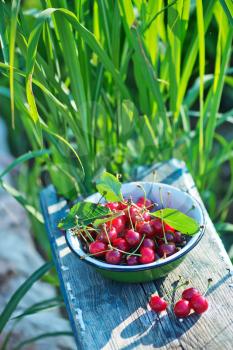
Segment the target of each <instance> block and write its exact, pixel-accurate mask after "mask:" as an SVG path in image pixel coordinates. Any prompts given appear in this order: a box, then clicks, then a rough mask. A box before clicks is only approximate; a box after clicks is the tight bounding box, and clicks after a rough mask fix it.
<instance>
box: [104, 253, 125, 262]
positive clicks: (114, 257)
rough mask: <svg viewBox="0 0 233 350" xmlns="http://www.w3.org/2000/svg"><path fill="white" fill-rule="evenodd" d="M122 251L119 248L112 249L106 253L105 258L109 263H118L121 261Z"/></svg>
mask: <svg viewBox="0 0 233 350" xmlns="http://www.w3.org/2000/svg"><path fill="white" fill-rule="evenodd" d="M121 258H122V253H121V252H119V251H118V250H110V251H109V252H107V253H106V254H105V260H106V261H107V263H109V264H113V265H117V264H119V263H120V262H121Z"/></svg>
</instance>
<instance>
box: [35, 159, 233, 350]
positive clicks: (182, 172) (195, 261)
mask: <svg viewBox="0 0 233 350" xmlns="http://www.w3.org/2000/svg"><path fill="white" fill-rule="evenodd" d="M153 170H155V171H156V180H157V181H161V182H165V183H169V184H173V185H174V186H177V187H179V188H181V189H183V190H187V191H189V193H190V194H192V195H193V196H195V197H196V198H197V199H198V200H199V201H201V199H200V196H199V194H198V191H197V189H196V187H195V184H194V182H193V179H192V177H191V176H190V174H189V173H188V171H187V169H186V167H185V164H184V163H183V162H180V161H177V160H175V159H172V160H170V161H169V162H166V163H164V164H157V165H155V166H153V167H152V168H151V169H148V170H147V175H146V176H144V177H145V179H146V180H150V179H152V176H153V175H152V171H153ZM141 176H142V173H141ZM57 202H58V198H57V195H56V192H55V190H54V188H53V187H52V186H50V187H48V188H47V189H45V190H43V191H42V193H41V205H42V210H43V215H44V217H45V221H46V227H47V232H48V237H49V240H50V243H51V248H52V252H53V257H54V261H55V263H56V268H57V271H58V275H59V279H60V283H61V290H62V293H63V296H64V299H65V303H66V307H67V311H68V314H69V318H70V321H71V325H72V328H73V331H74V336H75V339H76V343H77V348H78V349H80V350H81V349H85V350H89V349H90V350H94V349H97V350H99V349H105V350H109V349H110V350H111V349H117V350H118V349H122V350H131V349H152V348H159V349H185V350H186V349H188V350H189V349H211V350H215V349H218V350H219V349H221V350H222V349H232V348H233V301H232V300H233V299H232V297H233V288H231V287H230V285H231V284H232V283H233V267H232V264H231V262H230V260H229V258H228V256H227V253H226V251H225V249H224V247H223V245H222V243H221V240H220V239H219V237H218V235H217V233H216V231H215V229H214V226H213V224H212V222H211V220H210V218H209V216H208V213H207V212H205V215H206V220H207V230H206V233H205V236H204V238H203V239H202V241H201V243H200V244H199V245H198V246H197V247H196V248H194V249H193V250H192V252H191V253H189V254H188V256H187V258H186V259H185V261H184V262H183V263H182V264H181V265H180V266H179V267H178V268H177V269H176V270H175V271H174V272H173V273H170V274H169V275H168V276H167V277H166V278H164V279H161V280H158V281H155V282H150V283H144V284H121V283H118V282H114V281H110V280H106V279H104V278H103V277H102V276H101V275H99V274H98V273H97V272H96V271H95V270H94V269H93V268H92V267H90V266H88V265H87V264H85V263H84V262H83V261H80V260H79V259H78V258H77V257H76V256H74V255H73V253H71V252H70V250H69V248H68V247H67V245H66V242H65V240H64V237H63V236H62V234H61V232H60V231H59V230H58V229H57V223H58V221H59V220H60V218H61V217H63V216H64V213H65V211H66V210H67V206H66V205H65V203H64V200H63V203H62V204H58V206H57V207H56V203H57ZM51 206H52V207H51ZM49 213H50V214H49ZM180 275H181V276H182V277H183V278H184V279H190V280H191V281H192V284H193V285H194V286H195V287H197V288H198V289H200V290H201V291H203V292H204V291H205V289H206V286H207V280H208V278H212V279H213V284H212V287H211V288H210V290H209V291H208V293H207V295H208V300H209V302H210V308H209V310H208V311H207V312H206V313H205V314H204V315H202V316H201V317H199V316H197V315H194V314H192V315H190V316H189V317H188V318H187V319H185V320H183V321H182V322H181V321H179V320H177V319H176V318H175V317H174V315H173V313H172V311H171V310H169V311H168V313H167V314H163V315H161V316H158V315H156V314H155V313H152V312H151V311H149V309H148V308H147V302H148V297H149V295H150V294H151V293H154V292H155V291H157V292H158V293H159V294H160V295H163V294H165V293H170V292H172V288H173V287H174V286H175V285H176V283H177V280H178V278H179V276H180ZM179 297H180V292H179V290H178V291H177V293H176V294H175V296H174V295H172V293H171V295H170V301H172V300H173V301H174V300H177V299H178V298H179Z"/></svg>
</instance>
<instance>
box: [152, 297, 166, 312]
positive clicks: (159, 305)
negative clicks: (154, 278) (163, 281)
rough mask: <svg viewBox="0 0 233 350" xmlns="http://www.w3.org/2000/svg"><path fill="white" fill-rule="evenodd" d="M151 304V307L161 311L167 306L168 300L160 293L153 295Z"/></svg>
mask: <svg viewBox="0 0 233 350" xmlns="http://www.w3.org/2000/svg"><path fill="white" fill-rule="evenodd" d="M149 304H150V307H151V309H152V310H153V311H155V312H161V311H164V310H166V308H167V302H166V301H165V300H164V299H163V298H161V297H160V296H158V295H152V296H151V298H150V300H149Z"/></svg>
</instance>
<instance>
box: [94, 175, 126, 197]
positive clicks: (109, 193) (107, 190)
mask: <svg viewBox="0 0 233 350" xmlns="http://www.w3.org/2000/svg"><path fill="white" fill-rule="evenodd" d="M96 188H97V190H98V191H99V193H100V194H101V195H102V196H103V197H104V198H105V199H106V200H107V201H109V202H118V201H122V194H121V183H120V181H119V180H118V179H117V178H116V177H115V176H114V175H112V174H110V173H108V172H105V173H103V174H102V176H101V177H100V178H99V179H98V180H97V181H96Z"/></svg>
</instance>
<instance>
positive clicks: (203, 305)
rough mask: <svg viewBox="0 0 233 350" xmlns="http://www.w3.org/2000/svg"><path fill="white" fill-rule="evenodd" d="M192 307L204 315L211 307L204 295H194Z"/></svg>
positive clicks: (191, 302) (191, 301)
mask: <svg viewBox="0 0 233 350" xmlns="http://www.w3.org/2000/svg"><path fill="white" fill-rule="evenodd" d="M190 305H191V308H192V309H193V310H194V311H195V312H196V313H197V314H202V313H203V312H205V311H206V310H207V309H208V306H209V304H208V301H207V299H206V298H205V297H203V296H202V295H194V296H193V297H192V298H191V300H190Z"/></svg>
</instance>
